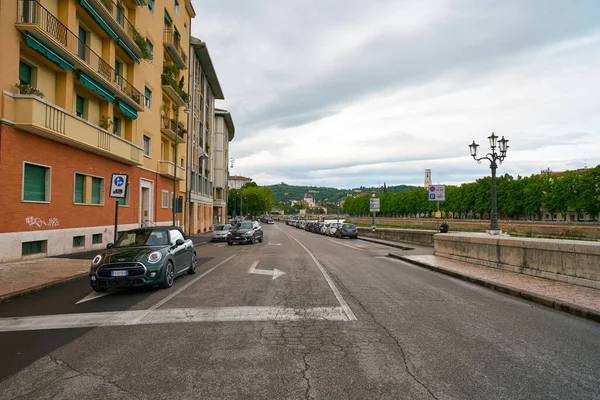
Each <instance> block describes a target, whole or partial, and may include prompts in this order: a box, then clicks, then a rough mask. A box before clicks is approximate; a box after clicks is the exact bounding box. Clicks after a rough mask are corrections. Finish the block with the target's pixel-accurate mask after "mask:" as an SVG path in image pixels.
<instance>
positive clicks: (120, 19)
mask: <svg viewBox="0 0 600 400" xmlns="http://www.w3.org/2000/svg"><path fill="white" fill-rule="evenodd" d="M124 19H125V15H124V12H123V9H122V8H121V7H120V6H117V22H118V23H119V25H121V26H123V22H124Z"/></svg>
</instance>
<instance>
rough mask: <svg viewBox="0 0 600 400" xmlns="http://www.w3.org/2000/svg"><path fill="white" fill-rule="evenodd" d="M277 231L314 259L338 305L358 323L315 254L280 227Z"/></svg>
mask: <svg viewBox="0 0 600 400" xmlns="http://www.w3.org/2000/svg"><path fill="white" fill-rule="evenodd" d="M277 229H279V230H280V231H282V232H283V233H285V234H286V235H288V236H289V237H290V238H292V239H294V240H295V241H296V242H297V243H298V244H299V245H300V246H302V248H303V249H304V250H305V251H306V252H307V253H308V255H309V256H310V258H312V260H313V261H314V262H315V264H317V267H318V268H319V270H320V271H321V273H322V274H323V277H324V278H325V280H326V281H327V283H328V284H329V287H330V288H331V291H333V294H334V295H335V298H336V299H337V301H338V303H340V306H342V309H343V310H344V312H345V313H346V315H347V316H348V320H350V321H356V320H357V318H356V315H354V313H353V312H352V310H351V309H350V307H349V306H348V303H346V300H344V298H343V297H342V295H341V293H340V291H339V290H338V288H337V287H336V286H335V284H334V283H333V281H332V280H331V278H330V277H329V274H327V272H326V271H325V268H323V266H322V265H321V263H320V262H319V260H317V258H316V257H315V256H314V255H313V253H311V252H310V250H308V249H307V248H306V246H304V245H303V244H302V243H301V242H300V241H299V240H298V239H296V238H295V237H293V236H292V235H290V234H289V233H287V232H286V231H284V230H283V229H281V228H280V227H277Z"/></svg>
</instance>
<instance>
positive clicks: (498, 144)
mask: <svg viewBox="0 0 600 400" xmlns="http://www.w3.org/2000/svg"><path fill="white" fill-rule="evenodd" d="M488 139H489V141H490V148H491V149H492V151H491V152H490V153H487V154H486V155H485V156H483V157H479V158H478V157H477V147H479V145H478V144H477V143H475V141H474V140H473V143H471V144H470V145H469V150H470V151H471V157H473V159H474V160H475V161H477V163H478V164H481V160H484V159H485V160H488V161H489V162H490V168H491V170H492V215H491V221H490V232H489V233H491V234H493V235H497V234H499V233H501V231H500V229H499V228H498V208H497V205H496V169H497V168H498V165H499V164H502V161H504V158H505V157H506V151H507V150H508V140H506V139H504V136H502V139H500V140H498V136H496V135H495V134H494V132H492V136H488ZM496 148H498V151H499V153H497V152H496Z"/></svg>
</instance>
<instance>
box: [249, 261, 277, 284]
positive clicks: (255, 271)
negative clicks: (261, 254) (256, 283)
mask: <svg viewBox="0 0 600 400" xmlns="http://www.w3.org/2000/svg"><path fill="white" fill-rule="evenodd" d="M257 265H258V261H254V262H253V263H252V266H251V267H250V269H249V270H248V273H250V274H260V275H273V280H275V279H277V278H279V277H280V276H282V275H285V272H283V271H280V270H278V269H277V268H275V269H273V271H269V270H268V269H256V266H257Z"/></svg>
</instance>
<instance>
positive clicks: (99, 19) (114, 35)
mask: <svg viewBox="0 0 600 400" xmlns="http://www.w3.org/2000/svg"><path fill="white" fill-rule="evenodd" d="M79 1H80V2H81V5H82V6H83V8H85V9H86V10H88V12H89V13H90V14H91V15H92V17H94V19H95V20H96V22H97V23H98V25H100V26H101V27H102V29H104V30H105V31H106V33H108V35H109V36H110V37H111V38H113V39H114V40H115V41H119V36H118V35H117V33H116V32H115V31H113V30H112V28H111V27H110V26H108V25H107V24H106V22H104V20H103V19H102V17H101V16H99V15H98V13H97V12H96V10H94V8H93V7H92V6H90V4H89V3H88V0H79Z"/></svg>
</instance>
